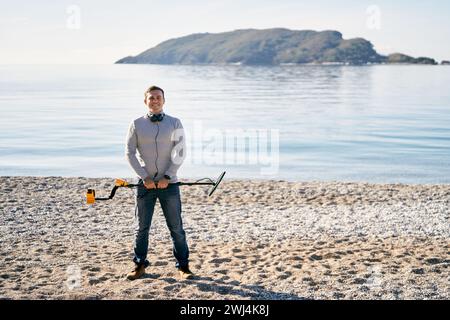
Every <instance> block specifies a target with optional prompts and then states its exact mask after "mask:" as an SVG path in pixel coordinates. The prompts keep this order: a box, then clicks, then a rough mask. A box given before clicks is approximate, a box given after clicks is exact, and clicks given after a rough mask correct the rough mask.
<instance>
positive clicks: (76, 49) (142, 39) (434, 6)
mask: <svg viewBox="0 0 450 320" xmlns="http://www.w3.org/2000/svg"><path fill="white" fill-rule="evenodd" d="M274 27H283V28H289V29H294V30H305V29H310V30H318V31H321V30H338V31H340V32H342V33H343V35H344V38H345V39H348V38H353V37H363V38H365V39H367V40H369V41H371V42H372V43H373V44H374V45H375V49H376V50H377V51H378V52H379V53H382V54H387V53H393V52H402V53H405V54H409V55H412V56H429V57H432V58H435V59H437V60H438V61H441V60H443V59H447V60H450V1H448V0H430V1H425V0H422V1H416V0H408V1H406V0H395V1H392V0H390V1H387V0H382V1H376V0H374V1H364V0H359V1H356V0H340V1H331V0H314V1H294V0H272V1H268V0H240V1H238V0H229V1H225V0H221V1H215V0H210V1H206V0H190V1H186V0H185V1H181V0H174V1H172V0H165V1H151V0H150V1H149V0H128V1H114V0H109V1H106V0H99V1H95V0H90V1H87V0H78V1H77V0H71V1H66V0H53V1H51V0H36V1H31V0H28V1H25V0H14V1H10V0H0V43H1V49H0V63H1V64H12V63H14V64H16V63H19V64H21V63H33V64H34V63H42V64H47V63H68V64H80V63H107V64H109V63H113V62H114V61H116V60H118V59H119V58H122V57H124V56H128V55H136V54H138V53H140V52H142V51H144V50H146V49H148V48H150V47H153V46H155V45H157V44H158V43H160V42H162V41H164V40H167V39H170V38H175V37H180V36H184V35H188V34H191V33H198V32H211V33H215V32H223V31H231V30H236V29H246V28H257V29H264V28H274Z"/></svg>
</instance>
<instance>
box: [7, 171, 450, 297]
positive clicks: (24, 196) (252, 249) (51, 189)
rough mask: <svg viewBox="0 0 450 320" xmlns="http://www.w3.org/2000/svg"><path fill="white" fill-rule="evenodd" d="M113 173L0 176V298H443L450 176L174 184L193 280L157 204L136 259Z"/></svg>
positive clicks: (130, 217) (130, 204)
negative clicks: (141, 258)
mask: <svg viewBox="0 0 450 320" xmlns="http://www.w3.org/2000/svg"><path fill="white" fill-rule="evenodd" d="M113 183H114V179H111V178H83V177H79V178H61V177H6V176H4V177H1V178H0V210H1V213H2V214H1V215H0V219H1V221H0V234H1V236H0V299H449V298H450V285H449V283H450V281H449V275H450V273H449V263H450V255H449V254H450V224H449V218H450V209H449V207H450V185H405V184H368V183H342V182H326V183H325V182H285V181H257V180H253V181H250V180H229V179H225V180H224V181H223V182H222V184H221V186H220V188H219V189H218V190H217V191H216V193H215V194H214V195H213V196H212V197H210V198H208V197H207V194H206V193H207V188H205V187H199V186H196V187H182V190H181V191H182V200H183V219H184V226H185V230H186V233H187V239H188V244H189V246H190V251H191V254H190V257H191V269H192V271H194V273H195V274H196V277H195V279H193V280H180V279H179V278H178V276H177V273H176V269H175V267H174V263H175V261H174V258H173V255H172V251H171V250H172V243H171V239H170V236H169V231H168V229H167V227H166V225H165V221H164V218H163V215H162V212H161V209H160V206H159V204H157V208H156V211H155V214H154V218H153V224H152V228H151V231H150V249H149V257H148V259H149V260H150V263H151V265H150V267H149V268H147V270H146V271H147V274H146V275H145V277H144V278H142V279H139V280H136V281H128V280H125V275H126V273H128V272H129V271H131V268H132V266H133V265H132V262H131V259H132V257H133V254H132V253H133V252H132V251H133V250H132V248H133V229H134V206H135V199H134V194H133V191H132V190H129V189H120V190H119V191H118V192H117V195H116V197H115V198H114V199H113V200H111V201H104V202H97V203H95V204H94V205H87V204H86V199H85V192H86V189H87V188H94V189H96V192H97V196H107V195H109V192H110V190H111V188H112V186H113Z"/></svg>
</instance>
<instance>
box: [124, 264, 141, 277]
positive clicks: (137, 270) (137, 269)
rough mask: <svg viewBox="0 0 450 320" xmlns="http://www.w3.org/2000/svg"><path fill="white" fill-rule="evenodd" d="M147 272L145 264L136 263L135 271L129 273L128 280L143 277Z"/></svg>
mask: <svg viewBox="0 0 450 320" xmlns="http://www.w3.org/2000/svg"><path fill="white" fill-rule="evenodd" d="M144 274H145V266H144V265H143V264H141V265H136V267H135V268H134V270H133V271H131V272H130V273H129V274H127V279H128V280H136V279H139V278H140V277H142V276H143V275H144Z"/></svg>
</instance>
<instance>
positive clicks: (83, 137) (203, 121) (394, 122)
mask: <svg viewBox="0 0 450 320" xmlns="http://www.w3.org/2000/svg"><path fill="white" fill-rule="evenodd" d="M447 83H450V69H449V68H446V67H444V66H368V67H352V66H279V67H243V66H159V65H98V66H95V65H94V66H0V126H1V131H0V141H1V143H0V174H1V175H62V176H110V177H116V176H122V177H131V176H133V175H134V174H133V172H132V171H131V170H130V169H129V167H128V165H127V163H126V162H125V161H124V156H123V149H124V139H125V135H126V131H127V127H128V124H129V122H130V121H131V120H132V119H134V118H137V117H139V116H140V115H142V114H143V113H144V112H145V111H146V109H145V108H146V107H145V106H144V105H143V91H144V90H145V89H146V88H147V87H148V86H149V85H150V84H158V85H160V86H162V87H163V88H165V90H166V100H167V101H166V106H165V110H166V112H167V113H169V114H172V115H174V116H176V117H179V118H180V119H181V120H182V121H183V124H184V126H185V129H186V132H187V134H188V137H189V138H190V140H189V141H190V143H191V145H190V148H189V149H188V150H189V153H188V158H187V159H186V163H185V164H184V165H183V166H182V169H181V170H180V175H181V176H183V177H203V176H211V177H214V176H215V175H217V174H218V173H219V172H220V171H222V170H227V172H228V173H227V177H242V178H257V179H265V178H271V179H273V178H274V179H287V180H346V181H370V182H405V183H449V182H450V168H449V163H450V129H449V128H450V93H449V91H448V90H447V89H446V84H447ZM199 126H201V128H202V130H201V132H200V133H199V132H195V130H196V128H197V130H198V127H199ZM239 129H240V130H244V133H245V132H247V133H248V132H249V130H250V129H254V130H258V129H259V130H263V131H264V130H265V132H268V131H270V130H276V131H277V132H279V158H278V160H277V161H279V170H278V171H276V174H272V175H262V174H261V172H262V171H261V168H262V167H264V166H268V163H267V162H266V163H265V164H264V163H262V162H258V163H254V162H253V163H252V162H251V161H250V160H249V159H248V158H249V157H251V156H250V155H249V154H247V158H245V155H244V158H245V159H247V160H246V161H244V163H243V164H242V163H241V164H236V161H234V162H233V161H226V155H227V154H228V155H229V154H230V151H229V150H228V149H226V150H225V149H224V148H225V147H224V145H225V144H226V139H227V138H226V133H227V132H230V131H233V130H239ZM212 132H213V133H214V132H215V133H216V134H220V135H221V136H220V135H219V137H222V138H223V141H222V142H220V140H221V139H219V138H217V137H216V138H217V139H213V137H212V136H211V135H212V134H213V133H212ZM260 144H261V143H260ZM259 147H261V146H259ZM214 149H215V152H217V153H216V154H217V155H218V157H219V156H220V157H221V158H220V159H224V160H221V161H219V160H217V161H216V163H214V161H206V160H205V154H206V153H207V152H211V151H212V150H214ZM246 151H248V149H244V150H243V152H244V153H245V152H246ZM241 152H242V150H241ZM237 153H239V152H237Z"/></svg>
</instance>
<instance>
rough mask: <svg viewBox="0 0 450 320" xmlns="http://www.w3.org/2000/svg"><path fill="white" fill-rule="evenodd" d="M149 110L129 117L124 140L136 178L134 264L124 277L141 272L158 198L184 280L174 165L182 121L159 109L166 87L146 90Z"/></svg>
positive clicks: (181, 151) (181, 154)
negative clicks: (129, 120) (135, 116)
mask: <svg viewBox="0 0 450 320" xmlns="http://www.w3.org/2000/svg"><path fill="white" fill-rule="evenodd" d="M144 103H145V105H146V106H147V107H148V109H149V112H148V113H147V114H146V115H144V116H142V117H140V118H138V119H136V120H134V121H132V123H131V124H130V127H129V130H128V135H127V139H126V151H125V153H126V158H127V160H128V162H129V164H130V165H131V167H132V168H133V170H134V171H135V172H136V174H137V175H138V177H139V185H140V186H139V187H138V189H137V196H136V215H135V217H136V229H135V244H134V259H133V261H134V263H135V267H134V269H133V271H131V272H130V273H129V274H128V275H127V279H129V280H135V279H138V278H140V277H142V276H143V275H144V274H145V268H146V267H147V266H148V265H149V262H148V260H147V252H148V242H149V241H148V237H149V230H150V225H151V221H152V216H153V212H154V208H155V204H156V200H157V199H158V200H159V203H160V204H161V208H162V211H163V213H164V217H165V219H166V222H167V226H168V227H169V230H170V235H171V237H172V242H173V254H174V256H175V259H176V263H175V266H176V267H177V268H178V271H179V274H180V276H181V277H182V278H184V279H189V278H191V277H192V276H193V274H192V272H191V271H190V270H189V248H188V245H187V241H186V234H185V232H184V229H183V222H182V219H181V199H180V189H179V186H178V185H177V184H176V182H178V179H177V170H178V168H179V167H180V165H181V163H182V161H183V159H184V158H185V156H186V155H185V152H186V151H185V150H186V148H185V145H184V143H185V142H184V140H185V139H184V133H183V126H182V125H181V121H180V120H179V119H177V118H174V117H171V116H169V115H168V114H165V113H164V112H163V107H164V103H165V97H164V90H163V89H161V88H159V87H157V86H151V87H150V88H148V89H147V90H146V91H145V93H144Z"/></svg>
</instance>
